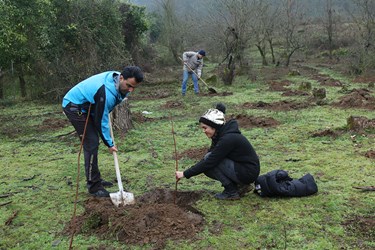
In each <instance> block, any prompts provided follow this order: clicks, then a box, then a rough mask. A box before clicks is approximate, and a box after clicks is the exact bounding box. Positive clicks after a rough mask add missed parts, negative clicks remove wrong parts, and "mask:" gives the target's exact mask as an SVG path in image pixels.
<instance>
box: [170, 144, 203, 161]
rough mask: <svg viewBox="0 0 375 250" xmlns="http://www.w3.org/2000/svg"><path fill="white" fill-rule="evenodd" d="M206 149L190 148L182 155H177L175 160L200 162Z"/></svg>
mask: <svg viewBox="0 0 375 250" xmlns="http://www.w3.org/2000/svg"><path fill="white" fill-rule="evenodd" d="M207 152H208V148H206V147H203V148H192V149H188V150H186V151H184V152H182V153H179V154H178V155H177V158H178V159H179V160H180V159H181V158H189V159H194V160H201V159H203V157H204V156H205V155H206V154H207ZM173 158H174V156H173Z"/></svg>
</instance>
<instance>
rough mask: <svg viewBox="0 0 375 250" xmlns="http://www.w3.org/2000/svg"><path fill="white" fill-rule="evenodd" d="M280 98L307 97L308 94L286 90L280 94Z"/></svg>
mask: <svg viewBox="0 0 375 250" xmlns="http://www.w3.org/2000/svg"><path fill="white" fill-rule="evenodd" d="M281 95H282V96H308V95H309V93H307V92H305V91H301V90H287V91H284V93H282V94H281Z"/></svg>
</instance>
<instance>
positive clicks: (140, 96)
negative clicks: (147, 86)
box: [129, 89, 172, 100]
mask: <svg viewBox="0 0 375 250" xmlns="http://www.w3.org/2000/svg"><path fill="white" fill-rule="evenodd" d="M171 95H172V94H171V93H169V92H167V91H165V90H164V89H163V90H153V91H146V90H141V91H139V92H137V93H136V94H135V95H134V96H132V95H131V96H129V99H130V100H155V99H163V98H167V97H170V96H171Z"/></svg>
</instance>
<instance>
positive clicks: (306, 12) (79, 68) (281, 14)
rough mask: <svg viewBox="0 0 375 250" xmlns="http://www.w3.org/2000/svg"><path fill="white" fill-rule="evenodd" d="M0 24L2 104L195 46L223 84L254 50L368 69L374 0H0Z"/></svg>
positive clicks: (283, 61) (56, 96)
mask: <svg viewBox="0 0 375 250" xmlns="http://www.w3.org/2000/svg"><path fill="white" fill-rule="evenodd" d="M203 3H204V4H203ZM146 4H147V5H146ZM0 30H1V32H0V55H1V57H0V99H4V100H6V99H9V98H11V99H12V98H13V99H14V98H18V97H22V98H27V99H31V100H33V99H45V100H49V101H53V102H55V101H58V100H60V99H61V97H62V96H63V95H64V94H65V92H66V91H67V90H68V89H69V88H71V87H72V86H73V85H74V84H76V83H77V82H79V81H80V80H82V79H85V78H86V77H88V76H90V75H92V74H95V73H98V72H100V71H104V70H109V69H118V70H121V68H122V67H123V66H124V65H129V64H135V65H139V66H141V67H142V68H143V70H144V71H145V72H148V73H151V74H153V73H157V72H158V69H160V68H162V67H166V66H171V65H178V64H179V63H180V62H179V59H178V57H179V56H181V54H182V52H183V51H185V50H197V49H200V48H204V49H205V50H206V51H207V59H208V60H209V61H210V62H212V63H216V64H217V65H218V66H217V72H218V75H219V77H220V79H221V80H222V82H223V83H224V84H227V85H231V84H232V83H233V81H234V78H235V77H236V76H237V75H242V74H250V73H251V68H252V66H253V65H254V63H258V62H257V61H255V60H256V59H255V55H256V57H257V58H260V59H261V61H260V62H259V63H260V64H261V65H263V66H271V67H272V66H274V67H289V66H290V64H291V63H293V62H294V60H297V59H295V58H321V59H323V60H331V61H332V62H338V61H341V62H345V64H346V65H347V72H348V73H350V74H357V75H359V74H366V73H367V72H371V71H372V70H373V69H374V66H375V59H374V58H375V49H374V44H373V41H374V40H375V1H373V0H345V1H338V0H316V1H307V0H304V1H300V0H298V1H297V0H282V1H275V0H266V1H265V0H216V1H213V0H205V1H196V0H194V1H179V0H155V1H142V0H136V1H119V0H115V1H113V0H95V1H92V0H79V1H69V0H31V1H23V0H12V1H10V0H1V1H0ZM254 53H256V54H254ZM297 56H298V57H297ZM15 86H17V89H15Z"/></svg>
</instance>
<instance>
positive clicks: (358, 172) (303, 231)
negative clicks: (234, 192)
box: [0, 67, 375, 249]
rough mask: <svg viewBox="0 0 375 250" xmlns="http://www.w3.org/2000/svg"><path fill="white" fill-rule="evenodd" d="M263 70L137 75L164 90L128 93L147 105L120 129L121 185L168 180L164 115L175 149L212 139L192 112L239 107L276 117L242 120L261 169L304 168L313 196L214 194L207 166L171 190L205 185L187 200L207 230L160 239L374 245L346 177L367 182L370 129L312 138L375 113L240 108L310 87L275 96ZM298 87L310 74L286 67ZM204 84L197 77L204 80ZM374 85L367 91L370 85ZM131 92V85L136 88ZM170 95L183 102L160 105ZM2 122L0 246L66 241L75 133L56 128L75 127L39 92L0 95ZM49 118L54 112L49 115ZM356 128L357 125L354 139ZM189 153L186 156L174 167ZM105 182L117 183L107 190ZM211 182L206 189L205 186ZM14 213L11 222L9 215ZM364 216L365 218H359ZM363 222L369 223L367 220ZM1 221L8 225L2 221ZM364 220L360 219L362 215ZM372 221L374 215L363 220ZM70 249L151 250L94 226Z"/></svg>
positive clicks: (210, 244)
mask: <svg viewBox="0 0 375 250" xmlns="http://www.w3.org/2000/svg"><path fill="white" fill-rule="evenodd" d="M318 70H320V71H321V72H322V73H324V74H329V75H332V76H333V77H334V78H339V79H340V81H345V82H346V83H347V85H348V86H349V88H362V87H366V86H365V85H361V84H355V85H354V84H352V83H351V79H350V78H347V77H345V76H343V75H340V74H339V73H338V72H335V71H333V70H324V69H323V68H319V67H318ZM261 77H262V76H260V77H259V78H258V79H259V80H257V81H250V80H248V79H247V78H246V77H238V78H237V79H236V82H235V84H234V86H232V87H224V86H223V85H220V84H217V85H214V87H215V89H217V90H218V91H219V92H224V91H230V92H233V95H229V96H212V97H208V96H194V95H193V90H192V89H189V92H188V94H187V96H186V97H185V98H182V97H181V96H180V87H179V86H180V82H179V80H176V82H175V84H174V85H173V84H168V85H166V84H163V85H157V86H154V85H151V84H145V85H144V86H142V87H140V89H139V90H137V91H140V90H142V91H144V92H143V93H153V92H156V91H160V90H162V91H166V92H169V93H171V96H170V97H168V98H163V99H147V100H137V99H134V100H131V102H130V103H131V104H130V105H131V110H132V112H142V111H148V112H152V113H151V114H149V115H145V116H147V117H149V118H155V119H154V120H153V121H152V122H144V123H140V122H139V123H135V127H136V128H135V129H133V130H131V131H130V132H128V133H127V134H126V136H125V137H122V136H120V134H119V133H117V138H116V141H117V143H118V146H119V149H120V152H119V160H120V167H121V171H122V173H123V176H124V179H125V180H126V181H125V183H124V184H125V186H126V187H127V188H128V189H129V190H131V191H132V192H134V194H135V195H136V196H139V195H141V194H143V193H144V192H146V191H148V190H151V189H152V188H155V187H162V188H174V182H175V179H174V169H175V162H174V158H173V154H174V146H173V137H172V134H171V123H170V119H169V117H172V118H173V121H174V126H175V128H174V129H175V131H176V140H177V150H178V151H179V152H183V151H186V150H189V149H193V148H202V147H207V146H208V145H209V141H208V140H207V139H206V137H205V135H204V134H203V133H202V132H201V131H200V129H199V128H198V124H197V120H198V118H199V116H200V115H202V113H204V112H205V111H206V110H207V109H208V108H211V107H213V106H214V105H215V103H216V102H219V101H220V102H224V103H225V104H226V105H227V115H237V114H247V115H254V116H267V117H273V118H274V119H276V120H278V121H279V122H280V123H281V124H280V125H279V126H277V127H275V128H266V129H264V128H252V129H242V132H243V134H245V135H246V136H247V137H248V138H249V140H250V141H251V143H252V144H253V146H254V148H255V149H256V151H257V153H258V155H259V157H260V161H261V174H265V173H267V172H269V171H271V170H274V169H284V170H287V171H288V172H289V174H290V175H291V176H292V177H294V178H299V177H302V176H303V175H304V174H306V173H311V174H312V175H313V176H314V177H315V179H316V181H317V184H318V188H319V192H318V194H316V195H314V196H311V197H304V198H272V199H271V198H260V197H258V196H257V195H256V194H248V195H247V196H246V197H244V198H243V199H241V200H240V201H235V202H225V201H217V200H215V199H213V198H212V196H211V195H210V193H211V192H219V191H221V189H222V188H221V187H220V185H219V184H218V183H216V182H213V181H211V180H209V179H208V178H206V177H204V176H198V177H195V178H192V179H190V180H186V179H184V180H182V181H180V184H179V189H180V190H202V191H204V193H205V195H204V196H203V198H202V199H201V200H200V201H199V202H198V203H197V204H196V206H195V207H196V208H197V209H198V210H199V211H201V212H202V213H203V214H204V215H205V221H206V225H205V229H204V230H203V231H202V232H201V233H200V234H199V235H197V237H196V239H194V240H181V241H178V242H169V243H167V245H166V248H167V249H373V248H375V240H374V238H375V235H374V231H373V230H374V228H373V227H372V228H371V227H366V226H368V225H374V212H375V209H374V207H375V206H374V204H375V197H374V193H371V192H361V191H358V190H356V189H353V188H352V186H366V185H367V186H369V185H374V180H375V179H374V177H375V176H374V160H373V159H369V158H366V157H365V156H364V154H365V153H366V152H367V151H368V150H371V149H374V134H373V133H367V134H362V133H361V134H353V133H352V132H346V133H344V134H342V135H340V136H339V137H338V138H336V139H333V138H331V137H312V136H311V135H312V133H314V132H316V131H320V130H325V129H328V128H331V129H339V128H345V126H346V119H347V118H348V117H349V116H350V115H362V116H366V117H368V118H369V119H374V118H375V112H374V111H369V110H363V109H346V110H344V109H339V108H334V107H332V106H330V105H325V106H311V107H308V108H306V109H302V110H291V111H269V110H260V109H244V108H243V107H242V106H241V105H242V104H243V103H245V102H258V101H263V102H267V103H271V102H276V101H280V100H295V101H302V100H305V99H306V98H307V97H282V96H281V94H280V92H269V91H268V85H266V84H265V82H264V81H262V78H261ZM281 77H282V78H284V79H288V80H291V81H292V82H293V83H294V84H292V85H291V86H289V87H288V88H291V89H296V88H297V86H298V83H299V82H302V81H311V82H312V85H313V87H319V84H318V83H317V82H316V81H314V80H311V79H309V76H304V75H302V76H298V77H288V76H287V75H283V76H281ZM202 87H204V86H202ZM326 90H327V101H328V103H331V102H335V101H337V100H338V98H339V97H341V96H343V95H344V94H342V93H340V92H339V91H338V90H339V89H338V88H337V87H326ZM372 95H373V94H372ZM134 97H137V93H135V94H134ZM167 101H172V102H177V101H180V102H181V103H182V107H177V108H165V107H164V106H163V105H165V104H166V102H167ZM0 109H1V114H0V118H1V124H0V129H1V130H0V132H1V134H0V140H1V144H0V162H1V163H0V165H1V174H0V195H3V196H4V195H5V194H10V196H8V197H2V198H0V204H4V203H6V202H11V203H9V204H7V205H3V206H1V207H0V235H1V237H0V249H68V246H69V238H68V237H66V236H63V235H62V234H61V231H62V230H63V228H64V226H65V225H66V223H67V222H68V221H69V220H70V218H71V216H72V213H73V201H74V185H75V179H76V168H77V151H78V147H79V144H78V140H77V138H75V137H73V136H69V135H68V136H61V135H63V134H67V133H69V132H71V131H72V127H71V126H70V125H69V124H68V123H64V121H65V117H64V115H63V114H62V112H61V108H60V105H59V104H57V105H46V104H41V103H36V102H14V101H12V102H8V103H5V102H4V103H2V104H1V106H0ZM56 121H57V122H56ZM353 135H356V137H355V139H353V138H354V137H353ZM99 160H100V165H101V172H102V175H103V176H104V177H105V178H107V179H110V180H113V179H115V172H114V168H113V158H112V157H111V155H109V154H108V153H107V150H106V149H105V147H104V146H103V145H101V148H100V159H99ZM192 164H194V160H192V159H187V158H183V159H181V160H180V161H179V168H180V170H183V169H185V168H187V167H189V166H191V165H192ZM83 176H84V174H83V172H82V174H81V181H80V193H79V199H80V203H79V204H80V205H79V206H78V213H82V212H83V208H82V206H81V205H82V201H83V200H85V199H86V198H87V194H86V192H85V181H84V179H83V178H84V177H83ZM110 191H112V192H115V191H116V188H115V187H114V188H111V189H110ZM206 191H208V192H206ZM12 217H14V218H13V219H12V220H10V218H12ZM366 219H367V220H366ZM369 220H370V224H368V221H369ZM6 222H10V223H6ZM366 222H367V224H366ZM371 223H372V224H371ZM74 246H75V248H76V249H88V248H90V249H99V248H100V249H149V248H152V246H147V245H146V246H142V247H141V246H125V245H123V244H120V243H118V242H115V241H112V240H101V239H99V238H98V237H96V236H94V235H91V236H87V235H77V236H76V237H75V238H74Z"/></svg>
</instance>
